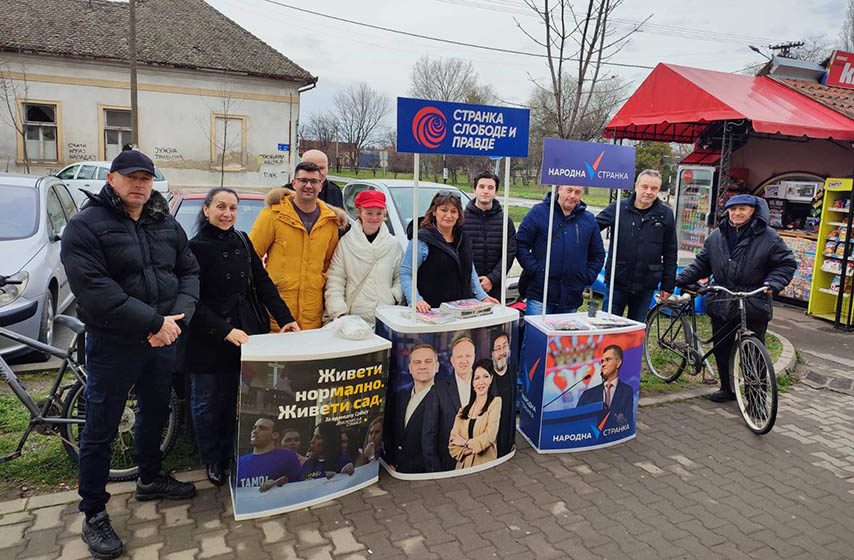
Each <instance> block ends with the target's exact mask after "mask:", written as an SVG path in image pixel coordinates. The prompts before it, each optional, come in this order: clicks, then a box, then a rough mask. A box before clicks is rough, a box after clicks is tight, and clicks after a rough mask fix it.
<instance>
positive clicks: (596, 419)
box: [519, 313, 645, 453]
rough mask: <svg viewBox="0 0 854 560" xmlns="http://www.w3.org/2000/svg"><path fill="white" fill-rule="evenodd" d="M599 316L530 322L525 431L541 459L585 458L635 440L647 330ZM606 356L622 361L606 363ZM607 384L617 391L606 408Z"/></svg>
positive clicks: (522, 412)
mask: <svg viewBox="0 0 854 560" xmlns="http://www.w3.org/2000/svg"><path fill="white" fill-rule="evenodd" d="M599 315H600V317H601V318H597V319H592V318H588V317H587V314H586V313H571V314H563V315H549V316H547V318H546V319H544V318H542V317H539V316H533V317H527V318H526V319H527V321H526V329H527V330H526V337H527V338H526V342H525V362H524V363H526V364H529V365H528V371H527V372H526V373H525V375H524V376H523V382H522V398H521V403H522V404H521V409H520V412H519V431H520V432H521V433H522V436H523V437H524V438H525V439H526V440H528V442H529V443H530V444H531V446H532V447H533V448H534V449H536V451H537V452H538V453H558V452H565V451H584V450H587V449H596V448H599V447H607V446H609V445H614V444H616V443H620V442H623V441H627V440H629V439H632V438H634V437H635V425H636V420H637V406H638V389H639V387H640V375H641V361H642V359H643V341H644V328H645V325H644V324H643V323H638V322H635V321H632V320H630V319H625V318H618V317H614V316H613V315H606V314H602V313H600V314H599ZM597 322H598V323H597ZM612 324H616V325H617V326H611V325H612ZM605 325H607V326H608V328H603V327H604V326H605ZM568 327H569V328H573V329H577V330H572V331H568V330H565V329H567V328H568ZM606 352H607V353H608V354H609V355H610V357H612V358H619V359H615V360H614V361H611V362H605V361H603V359H602V358H603V356H604V354H605V353H606ZM620 356H621V357H620ZM606 363H607V364H609V365H605V364H606ZM606 377H607V378H608V380H609V381H611V382H612V384H613V385H612V387H613V388H612V391H609V398H608V401H609V402H608V404H607V405H606V403H605V401H606V399H605V382H606V380H605V378H606ZM611 392H612V393H613V394H610V393H611Z"/></svg>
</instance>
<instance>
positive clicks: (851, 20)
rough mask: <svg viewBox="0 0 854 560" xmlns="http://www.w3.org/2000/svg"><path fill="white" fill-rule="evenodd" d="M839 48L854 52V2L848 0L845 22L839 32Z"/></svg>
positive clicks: (853, 0)
mask: <svg viewBox="0 0 854 560" xmlns="http://www.w3.org/2000/svg"><path fill="white" fill-rule="evenodd" d="M839 48H840V49H842V50H843V51H846V52H854V0H848V7H847V8H846V10H845V20H844V21H843V22H842V30H841V31H840V32H839Z"/></svg>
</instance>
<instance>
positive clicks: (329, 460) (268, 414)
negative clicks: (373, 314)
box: [231, 328, 391, 520]
mask: <svg viewBox="0 0 854 560" xmlns="http://www.w3.org/2000/svg"><path fill="white" fill-rule="evenodd" d="M390 347H391V343H389V342H388V341H387V340H385V339H383V338H380V337H378V336H376V335H371V336H370V338H368V339H367V340H348V339H344V338H341V337H339V336H337V335H336V333H335V331H334V329H330V328H324V329H317V330H311V331H303V332H298V333H284V334H265V335H258V336H251V337H249V342H248V343H247V344H246V345H244V346H243V348H242V368H241V384H240V393H239V406H238V426H237V433H236V436H235V442H234V456H235V462H234V468H232V475H231V497H232V503H233V506H234V517H235V519H237V520H241V519H251V518H255V517H263V516H267V515H274V514H277V513H283V512H287V511H291V510H294V509H300V508H304V507H308V506H311V505H314V504H318V503H322V502H325V501H328V500H332V499H334V498H337V497H339V496H343V495H344V494H348V493H350V492H354V491H356V490H358V489H360V488H364V487H365V486H368V485H370V484H373V483H374V482H376V481H377V479H378V475H379V470H378V469H379V467H378V459H379V456H380V455H381V452H382V425H383V423H382V416H383V408H384V401H385V393H386V379H387V375H388V373H387V372H388V365H389V348H390Z"/></svg>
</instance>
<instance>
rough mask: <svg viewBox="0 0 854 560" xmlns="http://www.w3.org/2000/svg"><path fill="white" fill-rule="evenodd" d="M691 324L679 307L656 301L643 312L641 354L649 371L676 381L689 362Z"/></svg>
mask: <svg viewBox="0 0 854 560" xmlns="http://www.w3.org/2000/svg"><path fill="white" fill-rule="evenodd" d="M691 345H692V342H691V325H690V324H689V323H688V319H687V318H686V317H685V316H684V315H681V314H680V313H679V310H678V309H676V308H674V307H673V306H670V305H667V304H666V303H659V304H658V305H656V306H655V307H653V308H652V309H651V310H650V311H649V313H648V314H647V316H646V333H645V334H644V357H645V358H646V365H647V367H648V368H649V371H650V372H652V374H653V375H654V376H656V377H658V378H659V379H662V380H663V381H666V382H667V383H670V382H672V381H676V379H678V378H679V376H680V375H682V372H683V371H684V370H685V366H686V365H688V364H689V363H690V361H689V358H688V356H689V353H688V349H689V348H691Z"/></svg>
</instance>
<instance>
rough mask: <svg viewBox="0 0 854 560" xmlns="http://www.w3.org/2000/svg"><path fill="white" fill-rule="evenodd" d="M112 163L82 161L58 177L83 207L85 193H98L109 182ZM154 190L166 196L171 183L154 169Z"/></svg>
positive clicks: (64, 170)
mask: <svg viewBox="0 0 854 560" xmlns="http://www.w3.org/2000/svg"><path fill="white" fill-rule="evenodd" d="M112 163H113V162H111V161H81V162H77V163H72V164H71V165H67V166H65V167H63V168H62V170H60V172H59V173H57V174H56V176H57V177H58V178H60V179H62V181H63V182H64V183H65V184H66V185H68V188H69V189H70V190H71V194H72V196H74V200H75V201H77V206H78V207H82V206H83V203H84V202H86V195H85V194H83V191H89V192H91V193H97V192H100V191H101V187H103V186H104V183H106V182H107V173H109V172H110V165H112ZM154 189H155V190H157V191H160V194H163V195H165V194H166V193H167V192H168V191H169V181H167V180H166V178H165V177H163V174H162V173H161V172H160V169H158V168H156V167H155V168H154Z"/></svg>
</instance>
